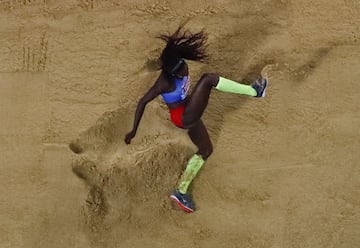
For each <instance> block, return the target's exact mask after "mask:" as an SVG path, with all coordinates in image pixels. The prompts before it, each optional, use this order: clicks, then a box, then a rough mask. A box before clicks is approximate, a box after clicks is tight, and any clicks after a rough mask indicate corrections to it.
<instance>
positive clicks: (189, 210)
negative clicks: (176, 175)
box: [170, 195, 194, 213]
mask: <svg viewBox="0 0 360 248" xmlns="http://www.w3.org/2000/svg"><path fill="white" fill-rule="evenodd" d="M170 199H171V200H173V201H174V202H175V203H176V204H177V205H178V207H179V208H181V209H182V210H183V211H185V212H186V213H192V212H194V209H191V208H188V207H186V206H184V205H183V204H182V203H181V202H180V201H179V199H178V198H177V197H176V196H173V195H171V196H170Z"/></svg>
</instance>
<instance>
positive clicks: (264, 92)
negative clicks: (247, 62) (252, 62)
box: [260, 78, 269, 97]
mask: <svg viewBox="0 0 360 248" xmlns="http://www.w3.org/2000/svg"><path fill="white" fill-rule="evenodd" d="M264 80H265V81H266V83H265V84H266V85H265V88H264V90H263V92H262V94H261V96H260V97H265V95H266V89H267V87H268V85H269V80H267V79H266V78H264Z"/></svg>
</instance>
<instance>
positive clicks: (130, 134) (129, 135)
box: [125, 131, 135, 145]
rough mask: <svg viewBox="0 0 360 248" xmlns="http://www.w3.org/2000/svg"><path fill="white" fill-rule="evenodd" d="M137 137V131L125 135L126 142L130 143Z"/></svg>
mask: <svg viewBox="0 0 360 248" xmlns="http://www.w3.org/2000/svg"><path fill="white" fill-rule="evenodd" d="M134 137H135V132H134V131H131V132H129V133H127V134H126V135H125V143H126V144H127V145H128V144H130V143H131V139H132V138H134Z"/></svg>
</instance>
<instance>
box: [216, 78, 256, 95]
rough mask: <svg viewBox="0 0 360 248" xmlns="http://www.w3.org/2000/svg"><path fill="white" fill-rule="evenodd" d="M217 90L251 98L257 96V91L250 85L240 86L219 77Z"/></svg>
mask: <svg viewBox="0 0 360 248" xmlns="http://www.w3.org/2000/svg"><path fill="white" fill-rule="evenodd" d="M216 89H217V90H220V91H223V92H230V93H236V94H243V95H249V96H256V95H257V93H256V90H255V89H254V88H253V87H251V86H250V85H246V84H240V83H237V82H235V81H232V80H230V79H226V78H223V77H219V82H218V84H217V85H216Z"/></svg>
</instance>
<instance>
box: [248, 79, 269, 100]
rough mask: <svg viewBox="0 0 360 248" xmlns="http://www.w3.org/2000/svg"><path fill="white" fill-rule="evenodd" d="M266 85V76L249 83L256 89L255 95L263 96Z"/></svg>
mask: <svg viewBox="0 0 360 248" xmlns="http://www.w3.org/2000/svg"><path fill="white" fill-rule="evenodd" d="M267 86H268V80H267V79H266V78H263V77H261V78H258V79H257V80H256V81H255V82H253V83H252V84H251V87H253V88H254V89H255V90H256V93H257V95H256V96H255V97H264V96H265V93H266V88H267Z"/></svg>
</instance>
